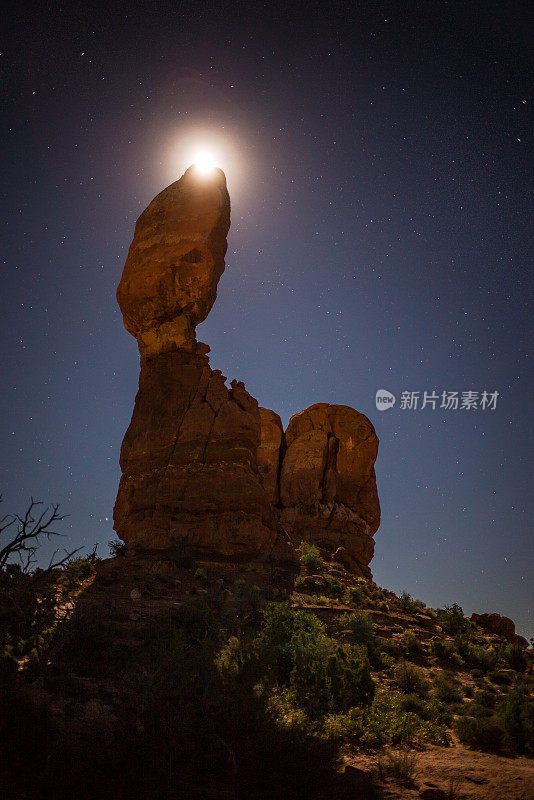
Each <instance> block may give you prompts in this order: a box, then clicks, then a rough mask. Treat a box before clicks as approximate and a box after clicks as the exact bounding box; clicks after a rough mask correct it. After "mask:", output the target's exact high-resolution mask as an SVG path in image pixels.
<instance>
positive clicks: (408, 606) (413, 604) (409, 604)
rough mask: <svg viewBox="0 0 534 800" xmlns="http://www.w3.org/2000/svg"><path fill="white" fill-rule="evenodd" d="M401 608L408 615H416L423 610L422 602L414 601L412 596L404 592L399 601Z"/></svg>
mask: <svg viewBox="0 0 534 800" xmlns="http://www.w3.org/2000/svg"><path fill="white" fill-rule="evenodd" d="M398 603H399V607H400V608H401V610H402V611H404V612H405V613H406V614H416V613H417V612H418V611H420V610H421V605H420V601H418V600H414V599H413V597H412V596H411V594H409V593H408V592H403V593H402V594H401V596H400V597H399V599H398Z"/></svg>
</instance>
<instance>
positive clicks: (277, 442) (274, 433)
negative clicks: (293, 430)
mask: <svg viewBox="0 0 534 800" xmlns="http://www.w3.org/2000/svg"><path fill="white" fill-rule="evenodd" d="M260 419H261V443H260V446H259V448H258V469H259V471H260V475H261V476H262V479H263V485H264V487H265V491H266V492H267V495H268V497H269V502H270V503H271V504H272V505H273V506H276V505H277V504H278V500H279V495H280V492H279V488H278V473H279V469H280V457H281V448H282V441H283V439H284V429H283V427H282V420H281V419H280V417H279V416H278V414H276V413H275V412H274V411H270V410H269V409H268V408H260Z"/></svg>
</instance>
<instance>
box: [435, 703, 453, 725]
mask: <svg viewBox="0 0 534 800" xmlns="http://www.w3.org/2000/svg"><path fill="white" fill-rule="evenodd" d="M430 708H431V709H432V719H433V720H434V721H435V722H436V723H437V724H438V725H445V726H446V727H447V728H450V727H451V726H452V723H453V720H454V714H453V713H452V711H451V709H450V708H449V707H448V706H447V705H446V704H445V703H442V702H441V701H440V700H434V701H432V702H431V703H430Z"/></svg>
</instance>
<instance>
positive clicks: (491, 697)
mask: <svg viewBox="0 0 534 800" xmlns="http://www.w3.org/2000/svg"><path fill="white" fill-rule="evenodd" d="M473 700H474V702H475V703H478V705H481V706H482V707H483V708H495V702H496V701H495V694H494V693H493V692H488V691H487V689H481V690H480V691H478V692H477V693H476V694H475V696H474V698H473Z"/></svg>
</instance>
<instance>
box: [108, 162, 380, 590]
mask: <svg viewBox="0 0 534 800" xmlns="http://www.w3.org/2000/svg"><path fill="white" fill-rule="evenodd" d="M229 224H230V201H229V197H228V192H227V190H226V181H225V178H224V174H223V173H222V172H221V171H220V170H217V171H215V172H214V173H213V175H212V176H208V177H205V176H204V177H201V176H199V175H198V173H196V171H195V170H194V168H190V169H189V170H187V172H186V173H185V174H184V175H183V176H182V178H181V179H180V180H179V181H176V183H173V184H172V185H171V186H169V187H168V188H167V189H165V190H164V191H163V192H161V193H160V194H159V195H158V196H157V197H156V198H155V199H154V200H153V201H152V203H150V205H149V206H148V208H147V209H146V210H145V211H144V212H143V213H142V214H141V216H140V217H139V220H138V221H137V225H136V227H135V233H134V239H133V242H132V245H131V247H130V250H129V253H128V258H127V260H126V264H125V267H124V272H123V276H122V278H121V282H120V284H119V288H118V291H117V298H118V301H119V305H120V308H121V311H122V313H123V316H124V324H125V326H126V328H127V330H128V331H130V333H132V335H134V336H135V337H136V338H137V341H138V344H139V350H140V353H141V374H140V378H139V392H138V394H137V397H136V400H135V408H134V412H133V416H132V421H131V423H130V426H129V428H128V430H127V432H126V435H125V437H124V442H123V445H122V450H121V462H120V463H121V468H122V473H123V474H122V478H121V482H120V486H119V492H118V495H117V501H116V504H115V510H114V520H115V530H116V531H117V533H118V534H119V536H120V537H121V538H122V539H123V540H124V541H125V542H127V544H128V545H129V546H130V547H131V548H132V549H137V550H145V551H157V550H165V549H169V548H173V547H175V546H177V545H178V544H180V543H184V542H185V543H186V544H188V545H190V546H191V548H192V549H194V550H195V551H196V552H197V553H199V554H201V555H202V556H204V557H208V558H215V559H217V558H219V559H228V560H233V561H247V560H252V559H262V560H265V559H268V558H270V559H271V560H273V561H275V562H278V563H280V562H283V563H285V564H296V555H295V546H294V545H295V544H297V545H298V544H300V542H301V541H302V540H303V539H306V540H312V541H314V542H317V544H319V545H320V546H322V547H324V548H326V549H327V550H328V552H330V553H331V552H332V551H333V550H335V549H336V548H338V547H343V548H345V555H344V563H345V564H346V566H347V567H348V568H350V569H352V570H353V571H354V572H356V574H360V575H365V576H367V577H370V575H371V573H370V571H369V568H368V566H367V565H368V563H369V561H370V560H371V558H372V555H373V546H374V542H373V538H372V534H373V533H374V532H375V531H376V529H377V527H378V523H379V519H380V508H379V504H378V496H377V493H376V482H375V475H374V468H373V464H374V461H375V458H376V453H377V447H378V439H377V437H376V435H375V432H374V429H373V426H372V425H371V423H370V422H369V420H368V419H367V418H366V417H364V416H363V414H359V413H358V412H357V411H354V409H351V408H348V407H347V406H333V405H328V404H327V403H318V404H316V405H314V406H311V407H310V408H309V409H307V410H306V411H302V412H301V413H300V414H296V415H294V416H293V417H292V418H291V421H290V423H289V427H288V429H287V432H286V434H285V436H284V432H283V429H282V423H281V421H280V417H279V416H278V415H277V414H275V413H274V412H273V411H269V410H268V409H259V408H258V403H257V402H256V400H255V399H254V398H253V397H251V396H250V395H249V394H248V392H247V391H246V389H245V387H244V385H243V384H242V383H239V382H237V381H233V382H232V384H231V388H230V389H228V388H227V386H226V385H225V380H226V379H225V378H224V377H223V376H222V375H221V373H220V372H219V371H218V370H212V369H211V368H210V365H209V361H208V358H207V356H206V353H207V352H208V351H209V347H207V346H206V345H203V344H200V343H198V342H197V341H196V337H195V326H196V325H197V324H198V323H199V322H201V321H202V320H204V319H205V318H206V316H207V314H208V313H209V311H210V309H211V307H212V305H213V303H214V301H215V298H216V295H217V284H218V281H219V278H220V277H221V274H222V272H223V270H224V255H225V252H226V234H227V232H228V227H229Z"/></svg>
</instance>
